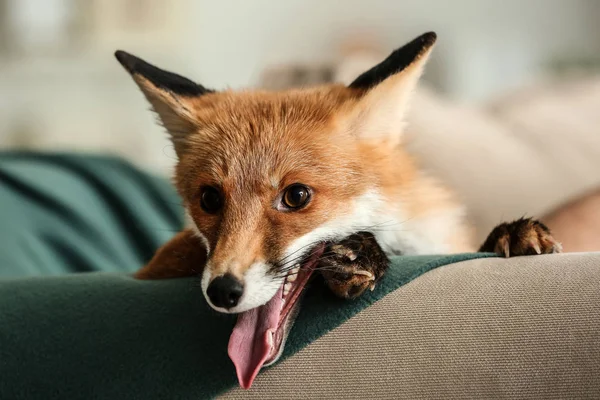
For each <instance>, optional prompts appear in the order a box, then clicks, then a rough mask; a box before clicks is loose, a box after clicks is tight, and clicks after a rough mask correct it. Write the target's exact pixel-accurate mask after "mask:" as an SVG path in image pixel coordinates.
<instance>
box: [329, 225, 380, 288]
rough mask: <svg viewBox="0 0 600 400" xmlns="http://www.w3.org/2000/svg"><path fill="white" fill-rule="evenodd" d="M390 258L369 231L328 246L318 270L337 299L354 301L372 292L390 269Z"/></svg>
mask: <svg viewBox="0 0 600 400" xmlns="http://www.w3.org/2000/svg"><path fill="white" fill-rule="evenodd" d="M389 263H390V261H389V259H388V258H387V256H386V255H385V253H384V252H383V250H382V249H381V247H379V244H378V243H377V241H376V240H375V237H374V236H373V235H372V234H371V233H369V232H358V233H355V234H353V235H351V236H349V237H347V238H345V239H343V240H341V241H339V242H336V243H332V244H329V245H328V246H327V247H326V248H325V251H324V253H323V255H322V256H321V260H320V261H319V265H318V269H319V270H320V271H321V274H322V275H323V277H324V278H325V283H326V284H327V286H328V287H329V288H330V289H331V290H332V291H333V293H335V294H336V295H337V296H339V297H342V298H346V299H353V298H356V297H358V296H360V295H361V294H363V293H364V292H365V290H367V289H371V290H373V289H374V288H375V284H376V283H377V282H378V281H379V279H380V278H381V277H382V276H383V274H384V272H385V270H386V269H387V267H388V266H389Z"/></svg>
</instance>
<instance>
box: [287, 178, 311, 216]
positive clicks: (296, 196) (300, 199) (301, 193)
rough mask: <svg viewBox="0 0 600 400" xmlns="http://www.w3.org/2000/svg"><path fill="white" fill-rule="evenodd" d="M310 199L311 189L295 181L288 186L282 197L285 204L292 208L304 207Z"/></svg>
mask: <svg viewBox="0 0 600 400" xmlns="http://www.w3.org/2000/svg"><path fill="white" fill-rule="evenodd" d="M308 200H310V190H309V189H308V188H307V187H306V186H304V185H302V184H299V183H294V184H293V185H290V186H288V187H287V188H286V189H285V191H284V192H283V198H282V199H281V201H282V203H283V205H284V206H285V207H286V208H288V209H292V210H297V209H299V208H302V207H304V206H305V205H306V203H308Z"/></svg>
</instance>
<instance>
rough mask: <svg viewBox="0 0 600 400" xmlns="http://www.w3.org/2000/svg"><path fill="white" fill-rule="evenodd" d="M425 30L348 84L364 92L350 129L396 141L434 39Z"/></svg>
mask: <svg viewBox="0 0 600 400" xmlns="http://www.w3.org/2000/svg"><path fill="white" fill-rule="evenodd" d="M436 38H437V36H436V34H435V33H434V32H428V33H425V34H423V35H421V36H419V37H418V38H416V39H414V40H413V41H411V42H410V43H408V44H406V45H404V46H403V47H401V48H399V49H397V50H395V51H394V52H393V53H392V54H390V56H389V57H388V58H386V59H385V60H384V61H383V62H381V63H380V64H378V65H376V66H375V67H373V68H371V69H370V70H368V71H367V72H365V73H363V74H362V75H360V76H359V77H358V78H356V80H354V82H352V83H351V84H350V85H349V88H350V89H355V90H358V91H362V92H364V94H363V96H362V98H361V99H360V100H359V102H358V104H357V105H356V107H355V109H354V110H353V112H352V113H351V122H350V124H351V127H350V129H351V131H352V132H354V133H355V134H356V135H357V136H358V137H360V138H363V139H374V140H385V141H391V142H392V143H397V142H398V140H399V139H400V137H401V135H402V130H403V128H404V117H405V114H406V111H407V109H408V105H409V101H410V99H411V97H412V94H413V92H414V90H415V88H416V86H417V83H418V81H419V78H420V77H421V74H422V73H423V69H424V67H425V64H426V62H427V59H428V58H429V54H430V53H431V50H432V48H433V45H434V44H435V41H436Z"/></svg>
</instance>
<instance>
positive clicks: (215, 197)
mask: <svg viewBox="0 0 600 400" xmlns="http://www.w3.org/2000/svg"><path fill="white" fill-rule="evenodd" d="M222 203H223V201H222V199H221V193H220V192H219V191H218V190H217V189H215V188H214V187H212V186H205V187H204V188H202V197H201V199H200V206H201V207H202V209H203V210H204V211H206V212H207V213H209V214H214V213H216V212H217V211H219V210H220V209H221V206H222Z"/></svg>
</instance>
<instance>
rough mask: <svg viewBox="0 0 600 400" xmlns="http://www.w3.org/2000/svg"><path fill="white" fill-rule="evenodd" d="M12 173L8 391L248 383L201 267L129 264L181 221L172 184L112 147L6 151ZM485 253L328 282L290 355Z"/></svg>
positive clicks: (5, 245)
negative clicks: (79, 152) (183, 271)
mask: <svg viewBox="0 0 600 400" xmlns="http://www.w3.org/2000/svg"><path fill="white" fill-rule="evenodd" d="M6 177H8V179H7V180H6V179H4V178H6ZM0 182H1V183H0V217H1V220H2V221H4V218H7V220H8V221H9V222H10V224H9V225H6V224H4V225H2V226H0V233H1V235H2V236H1V238H2V240H0V243H1V245H2V248H0V254H1V256H2V262H1V263H0V271H2V273H1V275H2V276H4V278H3V279H1V280H0V399H55V398H56V399H59V398H60V399H92V398H106V399H118V398H127V399H135V398H140V399H155V398H156V399H160V398H169V399H200V398H211V397H213V396H215V395H216V394H218V393H220V392H223V391H225V390H227V389H228V388H231V387H233V386H234V385H236V384H237V381H236V377H235V371H234V368H233V365H232V364H231V362H230V361H229V359H228V357H227V342H228V339H229V334H230V332H231V329H232V327H233V324H234V318H235V317H234V316H230V315H223V314H218V313H216V312H214V311H213V310H211V309H210V308H209V307H208V306H207V304H206V303H205V301H204V299H203V296H202V293H201V291H200V289H199V281H198V279H195V278H189V279H173V280H164V281H138V280H135V279H133V278H131V276H130V274H129V273H128V272H130V271H133V270H135V269H137V268H139V267H140V266H141V265H142V264H143V263H144V262H145V261H146V260H147V259H148V258H149V257H150V256H151V255H152V253H153V251H154V250H155V249H156V248H157V247H158V246H159V245H160V244H161V243H162V242H164V241H165V240H168V238H169V237H170V236H171V235H172V234H173V232H175V231H177V230H178V229H180V228H181V217H180V215H181V210H179V202H178V199H177V196H176V195H175V193H174V192H173V191H172V189H171V188H170V186H169V185H168V183H166V182H165V181H163V180H161V179H158V178H154V177H152V176H149V175H147V174H144V173H142V172H140V171H138V170H136V169H135V168H133V167H132V166H131V165H129V164H126V163H123V162H122V161H120V160H118V159H114V158H102V157H79V156H68V155H45V156H40V155H35V154H29V153H8V154H1V153H0ZM13 233H14V234H15V235H14V236H15V237H11V235H12V234H13ZM4 239H8V240H7V241H5V240H4ZM485 256H489V254H463V255H454V256H422V257H396V258H394V259H393V265H392V267H391V268H390V271H389V272H388V274H387V275H386V277H385V278H384V279H383V280H382V281H381V283H380V284H379V285H378V287H377V288H376V289H375V290H374V291H373V292H369V293H367V294H366V295H364V296H362V297H361V298H359V299H357V300H354V301H343V300H340V299H337V298H335V297H333V296H332V295H331V294H330V293H329V292H328V291H327V290H326V289H325V288H324V286H323V285H322V284H320V282H318V281H316V282H315V283H313V284H312V285H311V287H310V288H309V290H308V291H307V295H306V298H305V300H304V303H303V307H302V310H301V312H300V315H299V316H298V319H297V322H296V324H295V326H294V329H293V330H292V332H291V334H290V337H289V340H288V343H287V346H286V350H285V353H284V358H286V357H289V356H291V355H293V354H294V353H295V352H297V351H298V350H300V349H301V348H303V347H304V346H306V344H308V343H310V342H311V341H313V340H315V339H316V338H318V337H320V336H322V335H323V334H324V333H326V332H328V331H330V330H331V329H333V328H335V327H336V326H338V325H340V324H341V323H343V322H344V321H346V320H347V319H348V318H350V317H352V316H353V315H355V314H356V313H358V312H360V311H361V310H364V309H365V308H366V307H368V306H369V305H370V304H372V303H373V302H375V301H377V300H378V299H380V298H381V297H383V296H385V295H386V294H387V293H389V292H391V291H393V290H395V289H396V288H398V287H399V286H401V285H403V284H404V283H406V282H408V281H410V280H411V279H414V278H416V277H418V276H419V275H421V274H423V273H425V272H427V271H429V270H431V269H433V268H436V267H438V266H440V265H445V264H449V263H453V262H457V261H461V260H465V259H469V258H476V257H485ZM77 271H79V272H81V271H109V272H89V273H70V274H65V273H67V272H77ZM35 275H45V276H35Z"/></svg>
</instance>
